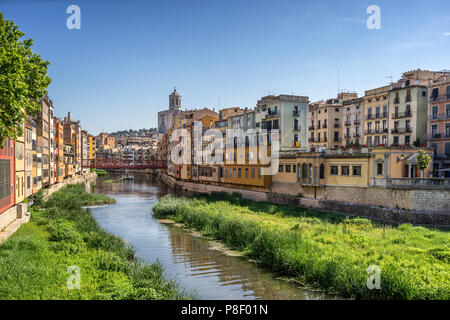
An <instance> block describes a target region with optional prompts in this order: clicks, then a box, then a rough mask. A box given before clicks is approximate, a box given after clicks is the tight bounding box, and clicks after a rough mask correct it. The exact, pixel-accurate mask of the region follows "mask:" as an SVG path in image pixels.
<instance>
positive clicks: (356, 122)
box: [353, 119, 361, 125]
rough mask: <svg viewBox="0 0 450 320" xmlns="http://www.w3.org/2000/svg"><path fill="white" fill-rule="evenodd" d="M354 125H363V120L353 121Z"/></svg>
mask: <svg viewBox="0 0 450 320" xmlns="http://www.w3.org/2000/svg"><path fill="white" fill-rule="evenodd" d="M353 124H354V125H358V124H361V120H359V119H356V120H354V121H353Z"/></svg>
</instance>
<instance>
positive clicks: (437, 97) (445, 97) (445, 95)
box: [430, 94, 450, 102]
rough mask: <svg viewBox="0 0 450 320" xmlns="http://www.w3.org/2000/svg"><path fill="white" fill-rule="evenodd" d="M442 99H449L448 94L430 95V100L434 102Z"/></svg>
mask: <svg viewBox="0 0 450 320" xmlns="http://www.w3.org/2000/svg"><path fill="white" fill-rule="evenodd" d="M444 100H450V94H442V95H439V96H431V97H430V101H434V102H437V101H444Z"/></svg>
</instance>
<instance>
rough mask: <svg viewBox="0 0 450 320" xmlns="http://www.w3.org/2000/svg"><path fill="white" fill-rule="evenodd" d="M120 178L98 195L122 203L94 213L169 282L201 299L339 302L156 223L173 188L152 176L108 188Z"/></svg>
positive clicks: (101, 185)
mask: <svg viewBox="0 0 450 320" xmlns="http://www.w3.org/2000/svg"><path fill="white" fill-rule="evenodd" d="M118 177H120V176H114V175H110V176H108V177H107V178H104V177H98V178H97V188H96V192H98V193H103V194H107V195H109V196H111V197H113V198H115V199H116V203H115V204H113V205H107V206H100V207H94V208H91V212H92V214H93V216H94V217H95V218H96V219H97V221H98V222H99V224H100V225H101V226H102V227H103V228H104V229H105V230H107V231H108V232H110V233H112V234H115V235H118V236H120V237H121V238H122V239H124V240H125V241H127V242H128V243H130V244H131V245H132V246H133V247H134V248H135V250H136V254H137V256H138V257H139V258H140V259H141V260H143V261H146V262H154V261H156V260H159V262H161V264H162V265H163V266H164V268H165V276H166V278H169V279H173V280H175V281H176V282H177V283H178V284H179V285H180V287H181V288H184V289H186V290H187V291H190V292H193V293H194V294H196V296H197V297H198V298H199V299H233V300H234V299H236V300H243V299H269V300H278V299H281V300H288V299H294V300H303V299H307V300H315V299H333V298H334V297H332V296H328V295H325V294H323V293H318V292H314V291H310V290H307V289H304V288H299V287H297V286H296V285H294V284H292V283H288V282H286V281H282V280H279V279H276V277H275V276H274V275H273V274H272V273H271V272H269V271H267V270H265V269H262V268H261V267H259V266H258V265H256V264H255V263H252V262H249V261H246V260H245V259H244V258H241V257H236V256H229V255H226V254H224V253H223V252H221V251H218V250H215V249H213V248H212V246H211V243H210V241H208V240H206V239H204V238H200V237H196V236H193V235H192V234H190V233H189V232H187V231H185V230H184V229H183V228H180V227H175V226H171V225H167V224H162V223H160V222H159V221H158V220H156V219H155V218H153V216H152V207H153V205H154V204H155V203H156V202H157V201H158V199H159V198H160V197H162V196H163V195H165V194H167V193H171V192H172V191H171V189H170V188H168V187H167V186H166V185H164V184H163V183H162V182H160V181H158V180H157V179H156V178H154V177H152V176H150V175H147V174H135V175H134V180H133V181H122V182H119V183H103V182H104V181H105V180H106V179H115V178H118Z"/></svg>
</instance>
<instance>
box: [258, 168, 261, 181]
mask: <svg viewBox="0 0 450 320" xmlns="http://www.w3.org/2000/svg"><path fill="white" fill-rule="evenodd" d="M261 178H262V175H261V168H258V179H261Z"/></svg>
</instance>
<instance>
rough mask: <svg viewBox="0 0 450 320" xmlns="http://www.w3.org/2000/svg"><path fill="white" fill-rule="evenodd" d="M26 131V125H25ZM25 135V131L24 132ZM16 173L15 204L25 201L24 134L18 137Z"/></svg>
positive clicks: (15, 152) (15, 148) (16, 143)
mask: <svg viewBox="0 0 450 320" xmlns="http://www.w3.org/2000/svg"><path fill="white" fill-rule="evenodd" d="M23 127H24V129H25V123H24V125H23ZM24 133H25V130H24ZM14 154H15V160H14V172H15V179H16V182H15V203H20V202H22V201H23V200H24V199H25V189H26V188H25V137H24V134H22V136H20V137H18V138H17V139H16V141H15V146H14Z"/></svg>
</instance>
